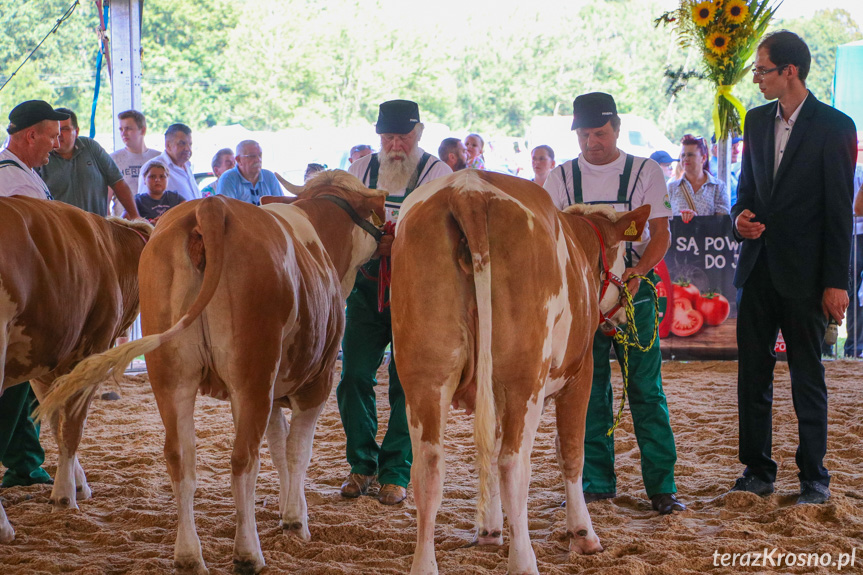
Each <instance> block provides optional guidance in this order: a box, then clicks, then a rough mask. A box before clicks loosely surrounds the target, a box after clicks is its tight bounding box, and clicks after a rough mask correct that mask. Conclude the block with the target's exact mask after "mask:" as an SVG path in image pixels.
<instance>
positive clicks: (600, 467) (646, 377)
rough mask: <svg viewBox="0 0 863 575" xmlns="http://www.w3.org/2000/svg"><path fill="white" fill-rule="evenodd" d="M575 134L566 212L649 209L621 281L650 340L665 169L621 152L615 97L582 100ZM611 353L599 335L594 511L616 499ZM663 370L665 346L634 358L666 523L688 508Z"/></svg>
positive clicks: (655, 495)
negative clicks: (585, 207) (679, 482)
mask: <svg viewBox="0 0 863 575" xmlns="http://www.w3.org/2000/svg"><path fill="white" fill-rule="evenodd" d="M572 129H573V130H575V131H576V133H577V135H578V143H579V146H580V147H581V154H580V155H579V156H578V158H576V159H575V160H572V161H571V162H564V163H563V164H561V165H560V166H559V167H558V168H555V169H554V170H552V172H551V173H550V174H549V176H548V179H546V181H545V189H546V190H547V191H548V193H549V195H550V196H551V198H552V200H553V201H554V203H555V205H556V206H557V207H558V208H559V209H564V208H566V207H567V206H569V205H572V204H576V203H579V204H581V203H584V204H606V205H612V206H614V208H615V209H616V210H617V211H628V210H632V209H634V208H637V207H640V206H643V205H645V204H648V205H650V207H651V210H650V219H649V220H648V228H647V229H645V233H643V234H642V237H641V241H640V242H638V243H633V246H632V250H631V253H630V259H631V261H628V262H627V268H626V270H625V271H624V273H623V276H622V278H621V279H622V280H623V281H624V282H627V285H628V287H629V290H630V291H631V292H633V296H634V297H633V299H634V304H635V318H634V320H635V326H636V328H637V330H638V333H639V334H650V333H652V332H653V329H654V326H655V322H656V310H655V307H654V303H653V297H652V295H651V293H650V289H649V286H648V285H647V283H646V282H640V280H638V279H637V278H633V277H632V276H638V275H641V276H653V281H654V282H656V283H658V281H659V278H658V276H656V274H655V272H654V271H653V268H654V266H656V265H657V264H658V263H659V262H660V261H662V258H663V257H665V252H666V251H667V250H668V247H669V245H670V243H671V239H670V238H671V234H670V231H669V224H668V218H669V216H671V204H670V203H669V201H668V194H667V192H666V187H665V177H664V175H663V173H662V169H661V168H660V167H659V164H657V163H656V162H655V161H653V160H651V159H648V158H637V157H634V156H631V155H629V154H626V153H625V152H622V151H621V150H620V149H619V148H618V147H617V140H618V137H619V136H620V116H618V114H617V105H616V104H615V102H614V98H612V97H611V95H609V94H605V93H602V92H593V93H590V94H582V95H581V96H579V97H577V98H576V99H575V101H574V102H573V121H572ZM641 337H642V339H646V338H649V337H650V336H649V335H647V336H645V335H642V336H641ZM612 345H614V347H615V351H616V355H617V357H618V360H619V361H620V360H621V359H622V358H623V349H622V348H621V346H620V344H618V343H617V342H615V341H613V339H612V338H610V337H608V336H606V335H605V334H603V333H602V332H601V331H599V330H597V332H596V334H595V335H594V340H593V364H594V365H593V384H592V386H593V387H592V389H591V393H590V403H589V404H588V407H587V427H586V429H585V438H584V474H583V485H584V498H585V501H586V502H588V503H589V502H591V501H597V500H600V499H611V498H613V497H616V496H617V476H616V475H615V472H614V435H613V434H612V435H608V434H607V431H608V430H609V429H610V428H611V427H612V424H613V420H614V409H615V406H614V405H613V403H614V402H613V399H612V389H611V365H610V364H609V359H608V358H609V354H610V349H611V346H612ZM621 367H622V365H621ZM661 367H662V353H661V352H660V349H659V340H656V341H655V342H654V344H653V345H652V346H651V347H650V348H649V349H648V350H647V351H646V352H642V351H640V350H638V349H633V350H631V351H630V352H629V407H630V410H631V412H632V423H633V427H634V429H635V436H636V438H637V440H638V445H639V448H640V450H641V475H642V479H643V481H644V488H645V490H646V491H647V496H648V497H649V498H650V501H651V504H652V506H653V509H654V510H656V511H658V512H659V513H660V514H662V515H667V514H670V513H673V512H675V511H683V510H685V509H686V506H685V505H684V504H683V503H681V502H680V501H678V499H677V497H676V496H675V493H676V492H677V486H676V484H675V481H674V464H675V462H676V461H677V449H676V447H675V445H674V433H673V432H672V430H671V423H670V421H669V415H668V405H667V402H666V399H665V392H664V391H663V389H662V371H661Z"/></svg>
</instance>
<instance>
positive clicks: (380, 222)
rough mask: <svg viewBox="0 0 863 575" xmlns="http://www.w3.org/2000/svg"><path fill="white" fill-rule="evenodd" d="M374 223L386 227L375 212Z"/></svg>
mask: <svg viewBox="0 0 863 575" xmlns="http://www.w3.org/2000/svg"><path fill="white" fill-rule="evenodd" d="M372 223H373V224H374V225H376V226H377V227H381V226H382V225H384V223H383V222H382V221H381V219H380V218H379V217H378V215H377V214H376V213H375V212H372ZM633 223H634V222H633Z"/></svg>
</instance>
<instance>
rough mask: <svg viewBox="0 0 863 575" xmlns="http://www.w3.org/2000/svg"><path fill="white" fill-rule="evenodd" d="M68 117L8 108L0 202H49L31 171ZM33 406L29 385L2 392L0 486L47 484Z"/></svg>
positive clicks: (38, 107)
mask: <svg viewBox="0 0 863 575" xmlns="http://www.w3.org/2000/svg"><path fill="white" fill-rule="evenodd" d="M68 118H69V115H68V114H63V113H61V112H57V111H56V110H54V108H52V107H51V105H50V104H49V103H48V102H43V101H42V100H28V101H26V102H22V103H21V104H18V105H17V106H15V107H14V108H12V111H11V112H10V113H9V127H8V128H6V131H7V132H8V133H9V140H8V141H7V145H6V147H5V148H4V149H3V151H0V197H3V196H15V195H18V196H29V197H31V198H38V199H43V200H50V199H52V198H51V194H50V193H49V192H48V186H46V185H45V182H43V181H42V178H40V177H39V174H37V173H36V172H35V171H34V170H33V168H38V167H40V166H43V165H45V164H46V163H48V155H49V154H50V153H51V150H53V149H55V148H57V147H58V146H59V143H58V141H57V140H58V138H59V136H60V121H61V120H66V119H68ZM0 383H2V382H0ZM35 401H36V395H35V394H34V393H33V390H32V389H31V388H30V383H29V382H23V383H19V384H18V385H15V386H13V387H10V388H8V389H6V390H3V391H2V392H0V461H2V463H3V466H5V467H6V468H7V470H6V472H5V473H4V474H3V482H2V484H0V486H2V487H12V486H15V485H33V484H36V483H50V482H51V476H50V475H48V473H47V472H46V471H45V470H44V469H42V463H44V461H45V451H44V450H43V449H42V446H41V445H40V444H39V427H38V426H37V425H35V424H34V423H33V419H32V418H31V417H30V412H31V410H32V408H33V404H34V402H35Z"/></svg>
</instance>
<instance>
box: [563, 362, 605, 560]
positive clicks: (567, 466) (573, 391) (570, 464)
mask: <svg viewBox="0 0 863 575" xmlns="http://www.w3.org/2000/svg"><path fill="white" fill-rule="evenodd" d="M592 372H593V370H592V369H585V370H583V372H582V373H586V374H588V377H587V380H586V381H584V382H580V383H578V385H576V384H575V382H573V383H572V384H570V385H569V386H568V387H566V388H565V389H564V390H562V391H561V392H560V393H559V394H558V396H557V397H556V398H555V404H554V405H555V414H556V417H557V441H556V444H557V450H558V462H559V463H560V471H561V473H562V474H563V480H564V486H565V489H566V531H567V535H568V536H569V541H570V543H569V548H570V550H571V551H575V552H577V553H581V554H590V553H598V552H599V551H602V545H601V544H600V543H599V537H597V536H596V532H595V531H594V530H593V524H592V523H591V521H590V514H589V513H588V511H587V504H586V503H585V502H584V489H583V488H582V470H583V467H584V418H585V415H586V413H587V402H588V400H589V397H590V374H592ZM579 386H580V387H579ZM585 389H586V390H587V392H585V391H584V390H585Z"/></svg>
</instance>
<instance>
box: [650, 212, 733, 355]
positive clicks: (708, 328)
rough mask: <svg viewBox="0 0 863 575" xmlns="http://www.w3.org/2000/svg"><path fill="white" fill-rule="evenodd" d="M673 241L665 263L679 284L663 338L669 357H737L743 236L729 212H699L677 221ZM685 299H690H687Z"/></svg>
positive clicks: (673, 289) (675, 285)
mask: <svg viewBox="0 0 863 575" xmlns="http://www.w3.org/2000/svg"><path fill="white" fill-rule="evenodd" d="M671 237H672V240H671V246H670V248H669V249H668V253H666V254H665V258H664V260H663V261H664V263H665V265H666V267H667V269H668V274H669V276H670V277H671V278H672V279H674V280H675V281H674V283H673V284H670V285H669V289H667V291H668V295H669V298H670V300H671V301H670V302H669V307H668V312H667V313H666V314H665V318H667V319H670V320H671V326H669V328H668V331H667V332H665V333H666V338H665V339H663V340H662V345H661V350H662V355H663V357H664V358H666V359H668V358H674V359H682V360H698V359H736V358H737V335H736V332H737V301H736V299H737V298H736V294H737V288H735V287H734V281H733V278H734V271H735V269H736V267H737V250H738V241H737V240H736V239H735V237H734V232H733V230H732V226H731V218H729V217H728V216H698V217H695V218H693V219H692V221H690V222H689V223H683V220H682V219H681V218H680V217H679V216H677V217H674V218H673V219H672V221H671ZM680 302H685V303H684V304H681V303H680Z"/></svg>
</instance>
